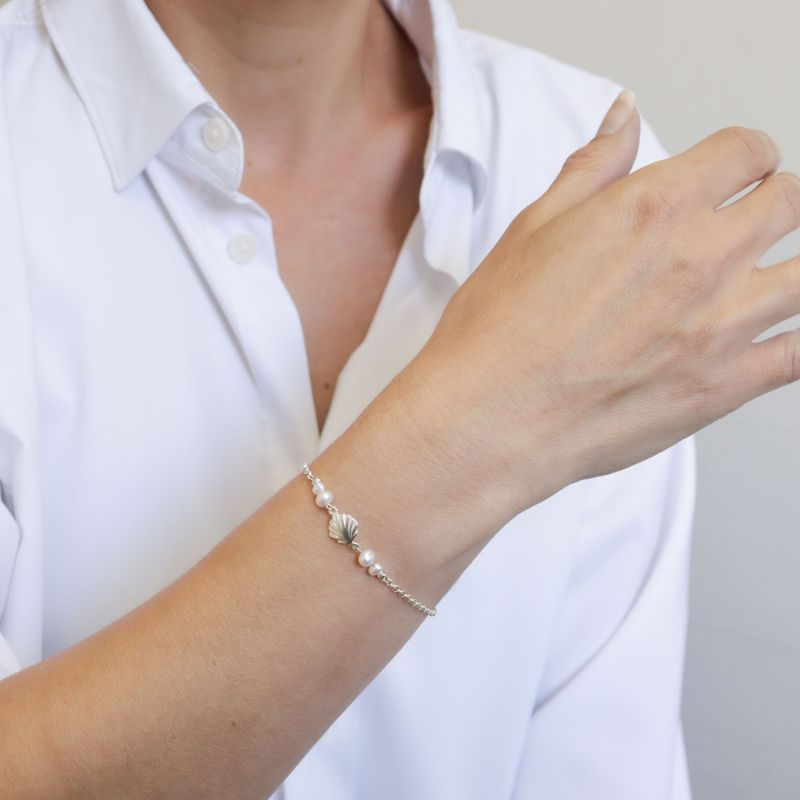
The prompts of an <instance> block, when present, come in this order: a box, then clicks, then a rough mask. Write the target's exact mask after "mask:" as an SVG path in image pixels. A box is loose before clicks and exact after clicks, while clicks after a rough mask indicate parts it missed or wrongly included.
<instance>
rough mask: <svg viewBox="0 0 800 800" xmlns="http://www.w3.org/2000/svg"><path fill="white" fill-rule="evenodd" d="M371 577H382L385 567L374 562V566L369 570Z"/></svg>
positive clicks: (370, 566) (371, 565)
mask: <svg viewBox="0 0 800 800" xmlns="http://www.w3.org/2000/svg"><path fill="white" fill-rule="evenodd" d="M367 572H369V574H370V575H377V576H378V577H380V576H381V575H383V567H382V566H381V565H380V564H379V563H378V562H377V561H374V562H373V563H372V564H370V565H369V569H368V570H367Z"/></svg>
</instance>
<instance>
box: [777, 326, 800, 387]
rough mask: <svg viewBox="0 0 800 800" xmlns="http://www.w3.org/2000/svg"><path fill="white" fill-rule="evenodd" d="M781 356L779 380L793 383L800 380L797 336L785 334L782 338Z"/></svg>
mask: <svg viewBox="0 0 800 800" xmlns="http://www.w3.org/2000/svg"><path fill="white" fill-rule="evenodd" d="M782 356H783V361H782V365H781V367H782V371H781V375H780V378H781V381H782V382H783V383H794V382H795V381H797V380H800V339H798V338H797V336H785V337H784V338H783V354H782Z"/></svg>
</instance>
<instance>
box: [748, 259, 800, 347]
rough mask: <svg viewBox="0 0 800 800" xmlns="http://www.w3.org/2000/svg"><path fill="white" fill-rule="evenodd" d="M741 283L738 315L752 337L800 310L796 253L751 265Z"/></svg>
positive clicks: (798, 263) (799, 282)
mask: <svg viewBox="0 0 800 800" xmlns="http://www.w3.org/2000/svg"><path fill="white" fill-rule="evenodd" d="M745 286H746V289H745V291H746V298H745V300H744V303H743V304H742V306H741V312H740V317H741V318H743V321H744V324H745V326H746V330H747V333H748V334H749V335H751V336H752V339H754V338H755V337H756V336H758V335H759V334H761V333H763V332H764V331H766V330H768V329H769V328H771V327H772V326H773V325H778V324H779V323H781V322H784V321H785V320H787V319H790V318H791V317H793V316H795V315H796V314H800V256H795V257H794V258H790V259H788V260H786V261H782V262H780V263H779V264H775V265H773V266H771V267H758V268H756V269H754V270H753V271H752V273H751V276H750V279H749V281H747V282H746V284H745ZM752 339H751V341H752Z"/></svg>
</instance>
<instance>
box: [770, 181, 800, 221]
mask: <svg viewBox="0 0 800 800" xmlns="http://www.w3.org/2000/svg"><path fill="white" fill-rule="evenodd" d="M771 182H772V184H773V188H774V189H775V191H776V192H777V194H778V202H779V203H780V204H781V206H782V208H783V209H784V210H785V214H786V221H787V224H788V225H790V226H791V227H792V228H797V227H800V178H798V177H797V176H796V175H794V174H792V173H791V172H781V173H779V174H778V175H774V176H773V177H772V180H771Z"/></svg>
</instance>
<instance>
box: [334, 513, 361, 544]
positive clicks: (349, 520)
mask: <svg viewBox="0 0 800 800" xmlns="http://www.w3.org/2000/svg"><path fill="white" fill-rule="evenodd" d="M328 534H329V535H330V537H331V538H332V539H336V541H337V542H341V543H342V544H350V543H351V542H352V541H354V539H355V538H356V536H357V535H358V520H357V519H356V518H355V517H351V516H350V514H340V513H338V512H336V513H334V514H332V515H331V521H330V522H329V523H328Z"/></svg>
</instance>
